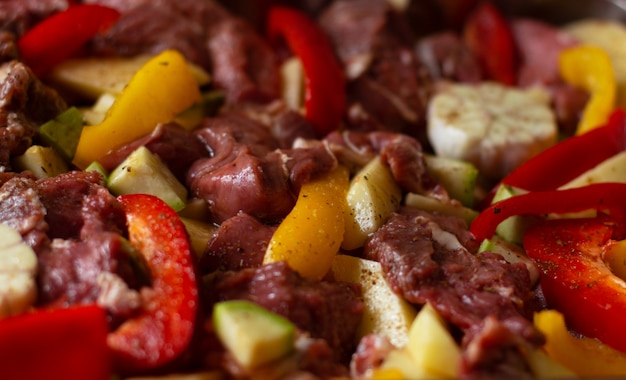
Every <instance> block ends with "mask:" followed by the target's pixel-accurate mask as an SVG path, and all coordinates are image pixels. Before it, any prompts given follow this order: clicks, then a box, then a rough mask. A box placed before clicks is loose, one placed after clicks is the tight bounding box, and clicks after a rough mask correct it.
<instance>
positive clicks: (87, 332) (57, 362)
mask: <svg viewBox="0 0 626 380" xmlns="http://www.w3.org/2000/svg"><path fill="white" fill-rule="evenodd" d="M108 333H109V324H108V321H107V316H106V312H105V310H104V309H102V308H101V307H99V306H96V305H82V306H72V307H70V308H59V309H40V310H37V311H34V312H30V313H26V314H20V315H17V316H14V317H9V318H5V319H2V320H0V358H2V370H1V371H2V376H0V377H2V379H4V380H18V379H66V380H84V379H93V380H108V379H110V378H111V374H112V371H111V361H110V356H109V349H108V347H107V334H108Z"/></svg>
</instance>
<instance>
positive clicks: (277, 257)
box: [263, 166, 349, 280]
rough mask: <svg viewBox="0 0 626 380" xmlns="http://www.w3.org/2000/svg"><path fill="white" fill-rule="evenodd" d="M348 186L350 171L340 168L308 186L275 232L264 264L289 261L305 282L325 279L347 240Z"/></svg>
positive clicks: (301, 190)
mask: <svg viewBox="0 0 626 380" xmlns="http://www.w3.org/2000/svg"><path fill="white" fill-rule="evenodd" d="M348 183H349V181H348V171H347V169H346V168H345V167H342V166H337V167H336V168H335V169H333V170H332V171H331V172H329V173H328V174H327V175H325V176H323V177H321V178H319V179H317V180H314V181H311V182H309V183H306V184H304V185H303V186H302V188H301V189H300V193H299V194H298V200H297V201H296V205H295V206H294V208H293V209H292V210H291V212H290V213H289V215H287V216H286V217H285V219H284V220H283V222H282V223H281V224H280V225H279V226H278V228H277V229H276V231H275V232H274V235H273V236H272V239H271V240H270V242H269V245H268V247H267V251H266V252H265V256H264V258H263V264H269V263H274V262H278V261H286V262H287V264H288V265H289V266H290V267H291V268H292V269H293V270H295V271H297V272H298V273H300V275H302V276H303V277H305V278H308V279H313V280H319V279H321V278H322V277H324V275H326V273H327V272H328V271H329V270H330V268H331V266H332V264H333V259H334V258H335V255H336V254H337V252H338V251H339V247H340V246H341V241H342V240H343V234H344V230H345V224H344V212H345V210H346V208H347V205H346V195H347V192H348Z"/></svg>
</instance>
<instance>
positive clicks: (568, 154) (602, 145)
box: [502, 109, 626, 191]
mask: <svg viewBox="0 0 626 380" xmlns="http://www.w3.org/2000/svg"><path fill="white" fill-rule="evenodd" d="M624 149H626V112H624V110H622V109H616V110H615V111H613V113H612V114H611V116H610V117H609V120H608V122H607V124H606V125H605V126H603V127H600V128H595V129H593V130H591V131H589V132H587V133H585V134H582V135H578V136H574V137H571V138H569V139H567V140H563V141H562V142H560V143H558V144H556V145H554V146H552V147H551V148H548V149H546V150H544V151H543V152H541V153H539V154H538V155H536V156H534V157H533V158H531V159H530V160H528V161H526V162H525V163H524V164H522V165H521V166H520V167H518V168H517V169H515V170H514V171H512V172H511V173H510V174H509V175H508V176H506V177H505V178H504V179H503V180H502V183H504V184H507V185H511V186H515V187H519V188H522V189H525V190H528V191H546V190H554V189H556V188H558V187H559V186H561V185H563V184H565V183H567V182H568V181H570V180H572V179H574V178H576V177H577V176H578V175H580V174H582V173H584V172H585V171H587V170H589V169H591V168H593V167H594V166H596V165H598V164H599V163H601V162H602V161H604V160H606V159H608V158H610V157H612V156H614V155H616V154H618V153H620V152H622V151H623V150H624Z"/></svg>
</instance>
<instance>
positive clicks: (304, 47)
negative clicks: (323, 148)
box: [267, 6, 346, 137]
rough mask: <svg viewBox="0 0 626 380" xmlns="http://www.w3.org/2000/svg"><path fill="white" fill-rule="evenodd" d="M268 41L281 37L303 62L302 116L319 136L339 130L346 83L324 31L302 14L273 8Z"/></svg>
mask: <svg viewBox="0 0 626 380" xmlns="http://www.w3.org/2000/svg"><path fill="white" fill-rule="evenodd" d="M267 28H268V35H269V38H270V39H278V38H280V37H282V38H284V39H285V41H286V42H287V44H288V45H289V48H290V49H291V51H292V52H293V53H294V54H295V55H297V56H298V57H299V58H300V60H301V61H302V66H303V67H304V75H305V112H306V113H305V116H306V118H307V120H309V121H310V122H311V124H312V125H313V127H314V128H315V129H316V131H317V134H318V135H319V136H320V137H323V136H325V135H326V134H328V133H329V132H332V131H334V130H336V129H337V128H339V125H340V123H341V120H342V118H343V114H344V111H345V106H346V90H345V85H346V80H345V75H344V72H343V68H342V66H341V65H340V64H339V61H338V60H337V58H336V56H335V53H334V51H333V48H332V45H331V44H330V41H329V40H328V37H327V36H326V34H324V32H323V31H322V30H321V29H320V28H319V26H318V25H317V24H315V23H314V22H313V21H312V20H311V19H309V18H308V17H307V16H306V15H305V14H304V13H302V12H300V11H298V10H295V9H291V8H288V7H282V6H277V7H272V8H271V9H270V11H269V15H268V22H267Z"/></svg>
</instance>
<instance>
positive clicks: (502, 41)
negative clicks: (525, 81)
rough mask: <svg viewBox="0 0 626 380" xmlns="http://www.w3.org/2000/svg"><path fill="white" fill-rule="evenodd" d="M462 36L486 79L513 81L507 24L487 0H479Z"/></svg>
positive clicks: (513, 62)
mask: <svg viewBox="0 0 626 380" xmlns="http://www.w3.org/2000/svg"><path fill="white" fill-rule="evenodd" d="M463 36H464V39H465V42H466V43H467V45H468V47H469V48H470V50H471V51H472V52H474V54H475V55H476V57H477V58H478V61H479V62H480V64H481V66H482V67H483V70H484V71H485V74H486V75H487V77H488V78H489V79H492V80H495V81H498V82H500V83H503V84H506V85H514V84H515V83H517V54H516V46H515V39H514V38H513V32H512V31H511V27H510V25H509V23H508V22H507V20H506V19H505V18H504V16H503V15H502V14H501V13H500V11H499V10H498V9H497V8H496V7H495V6H494V5H493V4H492V3H491V2H490V1H482V2H481V3H480V4H479V5H478V6H477V7H476V8H475V9H474V11H473V12H472V13H470V15H469V16H468V18H467V20H466V21H465V28H464V31H463Z"/></svg>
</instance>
